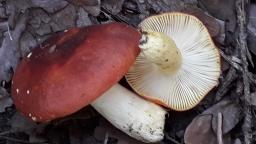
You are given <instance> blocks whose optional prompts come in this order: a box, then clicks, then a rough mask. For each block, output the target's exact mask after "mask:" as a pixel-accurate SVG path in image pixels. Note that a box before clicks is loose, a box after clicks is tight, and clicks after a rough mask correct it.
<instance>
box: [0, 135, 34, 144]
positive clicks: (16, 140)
mask: <svg viewBox="0 0 256 144" xmlns="http://www.w3.org/2000/svg"><path fill="white" fill-rule="evenodd" d="M0 139H5V140H8V141H12V142H15V143H24V144H31V143H30V142H29V141H25V140H20V139H16V138H12V137H7V136H0Z"/></svg>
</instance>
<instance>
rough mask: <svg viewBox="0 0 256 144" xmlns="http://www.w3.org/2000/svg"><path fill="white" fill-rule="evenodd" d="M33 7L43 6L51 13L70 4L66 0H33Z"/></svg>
mask: <svg viewBox="0 0 256 144" xmlns="http://www.w3.org/2000/svg"><path fill="white" fill-rule="evenodd" d="M31 3H32V5H33V7H41V8H43V9H44V10H46V11H47V12H49V13H54V12H57V11H59V10H61V9H63V8H64V7H66V6H67V5H68V2H66V1H65V0H31Z"/></svg>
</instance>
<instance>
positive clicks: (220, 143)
mask: <svg viewBox="0 0 256 144" xmlns="http://www.w3.org/2000/svg"><path fill="white" fill-rule="evenodd" d="M217 120H218V121H217V139H218V144H223V139H222V114H221V112H218V117H217Z"/></svg>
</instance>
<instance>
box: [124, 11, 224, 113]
mask: <svg viewBox="0 0 256 144" xmlns="http://www.w3.org/2000/svg"><path fill="white" fill-rule="evenodd" d="M139 28H140V29H141V31H142V38H141V41H140V45H139V47H140V49H141V53H140V54H139V56H138V57H137V59H136V62H135V64H134V65H133V66H131V67H130V70H129V71H128V73H127V74H126V79H127V81H128V83H129V84H130V86H131V87H132V88H133V89H134V90H135V91H136V92H137V93H138V94H139V95H141V96H143V97H145V98H147V99H150V100H151V101H154V102H156V103H158V104H161V105H163V106H165V107H168V108H171V109H173V110H176V111H185V110H189V109H191V108H193V107H195V106H196V105H197V104H198V103H199V102H200V101H201V100H202V99H203V98H204V96H205V95H206V94H207V93H208V92H209V91H210V90H211V89H212V88H213V87H214V86H216V85H217V84H218V78H219V75H220V56H219V52H218V49H217V48H216V46H215V45H214V43H213V41H212V39H211V37H210V35H209V33H208V31H207V29H206V27H205V26H204V25H203V23H202V22H201V21H199V20H198V19H197V18H196V17H194V16H192V15H188V14H184V13H176V12H175V13H165V14H160V15H155V16H151V17H148V18H146V19H145V20H143V21H142V22H141V23H140V24H139Z"/></svg>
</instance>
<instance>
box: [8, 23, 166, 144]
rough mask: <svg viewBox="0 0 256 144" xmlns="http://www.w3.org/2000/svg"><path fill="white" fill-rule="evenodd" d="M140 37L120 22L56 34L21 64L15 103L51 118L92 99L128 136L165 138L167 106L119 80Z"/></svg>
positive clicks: (25, 111)
mask: <svg viewBox="0 0 256 144" xmlns="http://www.w3.org/2000/svg"><path fill="white" fill-rule="evenodd" d="M140 37H141V35H140V33H139V32H138V31H137V30H136V29H134V28H132V27H130V26H128V25H125V24H121V23H110V24H104V25H95V26H89V27H85V28H81V29H78V28H72V29H70V30H68V31H65V32H63V33H60V34H58V35H56V36H53V37H51V38H50V39H48V40H47V41H45V42H44V43H43V44H42V45H41V46H40V47H38V48H35V49H33V50H32V52H31V53H30V54H28V56H27V57H25V58H23V59H22V61H21V63H20V64H19V65H18V66H17V68H16V71H15V74H14V76H13V85H12V98H13V100H14V103H15V106H16V108H17V109H18V110H19V111H20V112H21V113H22V114H24V115H25V116H27V117H29V118H31V119H32V120H34V121H37V122H47V121H51V120H53V119H56V118H61V117H64V116H67V115H69V114H71V113H74V112H76V111H78V110H80V109H81V108H83V107H85V106H86V105H88V104H90V103H92V105H93V107H94V108H95V109H96V110H97V111H98V112H99V113H101V114H102V115H103V116H104V117H105V118H106V119H108V120H109V121H110V122H111V123H112V124H113V125H115V126H116V127H117V128H119V129H121V130H122V131H124V132H125V133H127V134H128V135H130V136H132V137H134V138H136V139H138V140H142V141H145V142H155V141H159V140H161V139H162V138H163V127H164V120H165V113H166V112H165V110H163V109H162V107H160V106H158V105H156V104H153V103H151V102H148V101H146V100H144V99H142V98H140V97H138V96H137V95H135V94H134V93H132V92H130V91H128V90H126V89H125V88H123V87H122V86H120V85H117V84H116V83H117V82H118V81H119V80H120V79H121V78H122V77H123V76H124V75H125V73H126V72H127V71H128V69H129V67H130V66H131V65H132V64H133V63H134V61H135V58H136V56H137V55H138V54H139V51H140V49H139V48H138V44H139V39H140ZM115 84H116V85H115ZM113 85H115V86H113ZM112 86H113V87H112ZM100 96H101V97H100Z"/></svg>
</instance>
